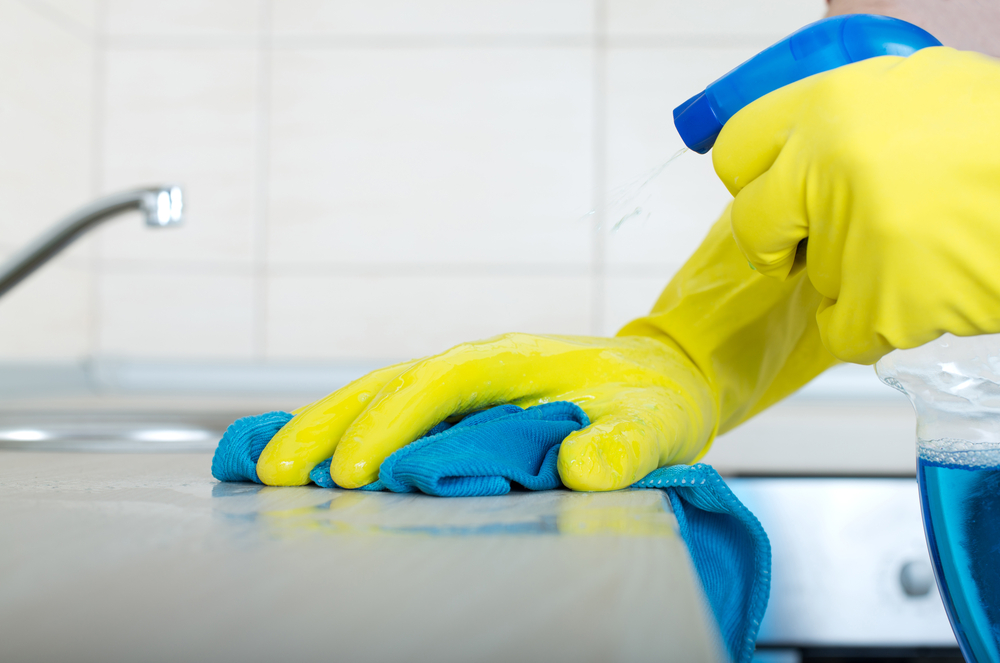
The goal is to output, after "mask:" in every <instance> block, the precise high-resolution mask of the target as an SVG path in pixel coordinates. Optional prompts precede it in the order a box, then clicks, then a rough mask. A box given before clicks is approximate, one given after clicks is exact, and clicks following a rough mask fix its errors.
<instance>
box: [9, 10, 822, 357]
mask: <svg viewBox="0 0 1000 663" xmlns="http://www.w3.org/2000/svg"><path fill="white" fill-rule="evenodd" d="M824 6H825V5H824V3H823V2H822V1H821V0H815V1H814V0H809V1H803V0H782V1H780V2H773V1H772V2H750V3H746V2H738V1H737V0H712V1H711V2H701V3H691V2H682V1H680V0H667V1H660V2H653V1H648V2H646V1H640V0H605V1H596V0H595V1H576V0H508V1H505V2H501V1H498V0H481V1H475V2H474V1H469V0H366V1H364V2H361V1H356V2H345V1H339V2H338V1H333V0H254V1H249V0H211V1H208V0H201V1H198V0H184V1H174V2H169V3H165V2H153V1H152V0H106V1H103V2H102V1H99V0H0V120H2V121H0V255H2V256H7V255H10V254H11V253H12V252H13V251H15V250H17V249H18V248H19V247H20V246H22V245H23V244H25V243H26V242H28V241H29V240H30V239H31V238H32V237H34V236H35V235H37V234H38V233H40V232H42V231H43V230H44V229H45V228H47V227H48V226H49V225H50V224H52V223H54V222H55V221H56V220H57V219H59V218H60V217H61V216H62V215H64V214H66V213H68V212H70V211H72V210H73V209H75V208H76V207H78V206H80V205H82V204H84V203H86V202H88V201H89V200H90V199H92V198H94V197H97V196H99V195H101V194H104V193H111V192H115V191H118V190H121V189H126V188H130V187H133V186H137V185H143V184H149V183H160V182H170V183H178V184H181V185H183V186H184V187H185V195H186V204H187V220H186V224H185V225H184V226H183V227H181V228H178V229H164V230H151V229H147V228H145V227H143V225H142V224H141V222H140V221H139V219H138V218H122V219H117V220H114V221H111V222H110V223H108V225H107V226H105V227H103V228H102V229H101V230H99V231H98V232H96V233H93V234H92V235H91V236H90V237H88V238H85V239H84V240H83V241H81V242H79V243H78V244H77V245H75V246H74V247H72V248H71V249H70V250H69V251H67V252H66V253H65V254H64V255H62V256H61V257H59V258H58V259H57V260H55V261H54V262H53V263H51V264H49V265H47V266H46V267H44V268H43V269H42V270H41V271H40V272H38V273H37V274H35V275H34V276H32V277H31V278H30V279H29V280H28V281H26V282H25V283H23V284H22V285H21V286H19V287H18V288H16V289H15V290H14V291H13V292H12V293H11V294H10V295H8V296H7V297H5V298H4V299H3V300H0V360H4V361H39V360H44V361H65V360H77V359H82V358H87V357H119V358H134V359H155V360H205V359H211V360H224V361H237V362H253V361H261V360H267V361H272V360H273V361H300V360H312V359H316V360H323V361H326V362H330V361H334V362H336V361H376V362H377V361H382V360H392V359H396V358H407V357H412V356H418V355H424V354H428V353H432V352H437V351H440V350H443V349H445V348H446V347H448V346H450V345H452V344H454V343H457V342H459V341H462V340H469V339H473V338H479V337H486V336H491V335H494V334H497V333H500V332H504V331H513V330H517V331H526V332H540V333H567V334H612V333H614V332H615V331H616V329H617V328H618V327H619V326H621V325H622V324H623V323H625V322H626V321H628V320H629V319H631V318H633V317H635V316H637V315H641V314H643V313H645V312H646V311H647V310H648V309H649V308H650V306H651V305H652V303H653V301H654V300H655V298H656V296H657V294H658V293H659V291H660V289H661V288H662V287H663V285H664V284H665V283H666V282H667V280H668V279H669V277H670V275H671V274H672V273H673V272H674V271H675V270H676V269H677V268H678V267H679V266H680V264H681V263H682V262H683V260H684V259H685V258H686V256H687V255H688V254H689V253H690V252H691V251H692V250H693V249H694V248H695V246H697V244H698V242H699V241H700V239H701V237H702V236H703V235H704V233H705V232H706V231H707V228H708V226H709V225H710V224H711V223H712V221H714V219H715V218H716V216H717V215H718V213H719V212H720V211H721V209H722V208H723V207H724V205H725V204H726V202H727V201H728V199H729V195H728V193H727V192H726V190H725V188H724V187H723V186H722V185H721V183H719V182H718V181H717V180H716V179H715V175H714V173H713V171H712V166H711V158H710V157H699V156H697V155H694V154H690V153H689V154H685V155H682V157H681V158H679V159H678V160H677V161H676V162H674V163H673V164H671V165H670V166H669V167H668V168H667V169H666V170H665V171H664V172H663V174H662V175H661V176H659V177H658V178H657V179H656V180H655V181H654V182H653V183H652V184H651V185H650V187H649V191H650V192H651V193H650V195H649V197H648V199H646V198H643V199H642V200H640V201H637V202H636V205H637V206H639V205H641V206H642V207H643V213H642V214H640V215H638V216H637V218H636V219H634V220H632V221H629V222H626V223H625V224H624V225H623V227H622V228H621V229H620V230H619V231H617V232H611V229H610V228H611V226H612V225H614V222H615V221H616V220H617V219H616V218H613V216H614V214H616V212H617V210H607V209H605V205H606V202H607V200H606V198H607V196H608V194H609V192H611V191H613V190H614V189H615V188H616V187H619V186H621V185H626V184H628V183H629V182H632V181H634V180H636V179H637V178H639V177H642V176H643V174H644V173H648V172H650V171H651V169H653V168H655V167H657V166H658V165H660V164H662V163H663V162H664V161H666V160H667V159H668V158H669V157H670V156H671V155H672V154H673V153H674V152H676V151H677V149H678V148H679V147H680V146H681V143H680V139H679V138H678V137H677V136H676V134H675V132H674V129H673V123H672V116H671V111H672V109H673V107H674V106H676V105H677V104H679V103H680V102H682V101H684V100H685V99H686V98H688V97H689V96H691V95H692V94H694V93H695V92H697V91H699V90H700V89H702V88H703V87H704V86H705V85H706V84H707V83H709V82H711V81H712V80H714V79H715V78H717V77H718V76H719V75H721V74H722V73H724V72H726V71H727V70H728V69H730V68H731V67H733V66H735V65H736V64H738V63H739V62H741V61H743V60H744V59H746V58H747V57H749V56H750V55H752V54H753V53H755V52H756V51H758V50H760V49H761V48H763V47H765V46H767V45H769V44H770V43H772V42H773V41H775V40H777V39H779V38H781V37H782V36H784V35H785V34H786V33H788V32H790V31H792V30H794V29H796V28H798V27H800V26H801V25H803V24H805V23H808V22H810V21H813V20H816V19H818V18H820V17H821V15H822V13H823V10H824ZM595 208H596V209H597V213H596V214H592V215H588V214H587V212H588V211H590V210H592V209H595Z"/></svg>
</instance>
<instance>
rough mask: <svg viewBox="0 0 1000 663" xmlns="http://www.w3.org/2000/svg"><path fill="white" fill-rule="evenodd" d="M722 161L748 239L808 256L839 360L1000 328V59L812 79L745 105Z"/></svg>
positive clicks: (920, 62)
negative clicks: (803, 241) (943, 336)
mask: <svg viewBox="0 0 1000 663" xmlns="http://www.w3.org/2000/svg"><path fill="white" fill-rule="evenodd" d="M713 160H714V164H715V169H716V172H717V173H718V175H719V177H720V178H722V181H723V182H724V183H725V184H726V186H727V187H728V188H729V190H730V192H732V193H733V195H735V196H736V199H735V201H734V203H733V207H732V223H733V232H734V234H735V236H736V242H737V244H738V245H739V247H740V249H741V250H742V251H743V253H744V255H745V256H746V257H747V259H748V260H749V261H750V262H751V263H752V264H753V266H754V267H755V268H756V269H757V270H758V271H759V272H761V273H763V274H767V275H771V276H775V277H778V278H787V277H788V276H789V275H790V274H795V273H796V272H797V270H799V269H801V268H802V267H805V269H806V271H807V272H808V276H809V279H810V281H811V282H812V284H813V285H814V286H815V288H816V289H817V290H818V291H819V292H820V293H821V294H822V295H823V301H822V303H821V304H820V306H819V308H818V323H819V328H820V333H821V334H822V338H823V342H824V344H825V345H826V347H827V348H829V350H830V351H831V352H832V353H833V354H834V355H835V356H837V357H838V358H839V359H842V360H844V361H851V362H856V363H863V364H871V363H874V362H875V361H877V360H878V359H879V357H881V356H882V355H884V354H886V353H887V352H890V351H891V350H893V349H894V348H912V347H916V346H918V345H922V344H923V343H926V342H928V341H930V340H933V339H934V338H937V337H938V336H940V335H941V334H942V333H944V332H951V333H953V334H957V335H960V336H969V335H975V334H985V333H995V332H1000V61H998V60H995V59H993V58H990V57H987V56H984V55H980V54H977V53H971V52H960V51H955V50H952V49H950V48H944V47H936V48H927V49H924V50H921V51H918V52H917V53H915V54H913V55H911V56H910V57H908V58H899V57H879V58H874V59H871V60H865V61H863V62H858V63H856V64H851V65H848V66H845V67H841V68H839V69H835V70H832V71H829V72H826V73H823V74H818V75H816V76H812V77H810V78H807V79H804V80H802V81H799V82H797V83H794V84H792V85H789V86H787V87H785V88H782V89H779V90H777V91H775V92H772V93H771V94H768V95H766V96H764V97H762V98H760V99H758V100H757V101H755V102H753V103H752V104H750V105H748V106H747V107H746V108H744V109H743V110H741V111H740V112H739V113H737V114H736V115H735V116H734V117H733V118H732V119H731V120H730V121H729V122H728V123H727V124H726V125H725V127H724V128H723V130H722V133H721V134H720V135H719V139H718V141H717V142H716V143H715V148H714V152H713ZM806 238H808V240H809V241H808V242H807V243H805V244H803V245H800V242H802V240H804V239H806Z"/></svg>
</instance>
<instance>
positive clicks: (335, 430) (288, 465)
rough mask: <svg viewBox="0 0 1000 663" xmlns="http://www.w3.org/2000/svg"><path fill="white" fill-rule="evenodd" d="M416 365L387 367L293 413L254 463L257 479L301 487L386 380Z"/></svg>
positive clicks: (277, 484) (406, 364)
mask: <svg viewBox="0 0 1000 663" xmlns="http://www.w3.org/2000/svg"><path fill="white" fill-rule="evenodd" d="M414 363H415V362H405V363H402V364H395V365H393V366H387V367H385V368H381V369H379V370H377V371H373V372H371V373H368V374H367V375H365V376H363V377H361V378H359V379H358V380H355V381H354V382H352V383H350V384H348V385H347V386H345V387H343V388H341V389H338V390H337V391H335V392H333V393H332V394H330V395H329V396H326V397H325V398H322V399H320V400H318V401H316V402H315V403H313V404H311V405H307V406H306V407H304V408H300V409H298V410H296V411H295V417H294V418H293V419H292V420H291V421H289V422H288V423H287V424H285V425H284V426H283V427H282V429H281V430H279V431H278V433H277V434H276V435H275V436H274V437H273V438H271V441H270V442H268V444H267V447H265V448H264V451H263V452H262V453H261V455H260V458H259V459H258V460H257V476H258V477H259V478H260V480H261V481H263V482H264V483H265V484H267V485H269V486H302V485H305V484H307V483H309V472H310V471H311V470H312V469H313V468H314V467H316V465H317V464H318V463H319V462H320V461H323V460H326V459H327V458H329V457H330V456H332V455H333V452H334V450H335V449H336V447H337V444H338V443H339V442H340V439H341V437H342V436H343V434H344V431H345V430H346V429H347V427H348V426H350V424H351V422H352V421H354V420H355V419H356V418H357V416H358V415H359V414H361V412H363V411H364V409H365V407H366V406H367V404H368V403H369V402H371V400H372V398H373V397H374V396H375V395H376V394H377V393H378V392H379V391H380V390H381V389H382V387H383V386H385V384H386V383H387V382H389V380H391V379H392V378H394V377H396V376H397V375H399V374H400V373H402V372H403V371H405V370H406V369H407V368H409V367H410V366H412V365H413V364H414Z"/></svg>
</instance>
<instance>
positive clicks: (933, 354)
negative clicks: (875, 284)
mask: <svg viewBox="0 0 1000 663" xmlns="http://www.w3.org/2000/svg"><path fill="white" fill-rule="evenodd" d="M940 45H941V44H940V42H938V40H937V39H935V38H934V37H932V36H931V35H930V34H928V33H927V32H925V31H924V30H922V29H920V28H918V27H917V26H915V25H911V24H909V23H906V22H905V21H900V20H898V19H893V18H887V17H883V16H872V15H867V14H853V15H847V16H837V17H834V18H828V19H824V20H822V21H818V22H816V23H813V24H812V25H808V26H806V27H805V28H803V29H801V30H799V31H798V32H796V33H794V34H792V35H791V36H789V37H787V38H786V39H784V40H782V41H780V42H778V43H777V44H775V45H773V46H771V47H770V48H768V49H766V50H764V51H762V52H761V53H759V54H757V55H755V56H754V57H752V58H751V59H749V60H747V61H746V62H744V63H743V64H741V65H740V66H738V67H737V68H735V69H733V70H732V71H731V72H729V73H728V74H726V75H725V76H723V77H722V78H720V79H719V80H717V81H715V82H714V83H712V84H711V85H709V86H708V87H707V88H705V91H704V92H701V93H699V94H697V95H695V96H694V97H691V99H689V100H687V101H686V102H684V103H683V104H681V105H680V106H678V107H677V108H675V109H674V124H675V126H676V127H677V131H678V132H679V133H680V135H681V138H682V139H683V140H684V144H685V145H687V147H688V148H690V149H691V150H694V151H695V152H698V153H700V154H705V153H706V152H708V151H709V150H710V149H711V148H712V146H713V145H714V144H715V139H716V137H717V136H718V135H719V132H720V131H721V130H722V127H723V126H724V125H725V124H726V122H727V121H729V119H730V118H731V117H733V115H735V114H736V113H737V112H738V111H739V110H740V109H741V108H743V107H744V106H746V105H747V104H749V103H751V102H753V101H754V100H756V99H758V98H760V97H762V96H764V95H765V94H767V93H769V92H772V91H774V90H777V89H778V88H780V87H783V86H785V85H788V84H790V83H794V82H795V81H798V80H801V79H802V78H805V77H807V76H812V75H813V74H818V73H820V72H823V71H829V70H830V69H834V68H836V67H840V66H843V65H846V64H850V63H852V62H857V61H859V60H865V59H868V58H872V57H877V56H880V55H899V56H904V57H905V56H908V55H910V54H912V53H914V52H915V51H917V50H919V49H921V48H926V47H928V46H940ZM998 348H1000V334H997V335H984V336H975V337H970V338H958V337H955V336H952V335H950V334H945V335H944V336H942V337H941V338H939V339H937V340H935V341H932V342H930V343H927V344H926V345H923V346H921V347H919V348H914V349H912V350H896V351H895V352H892V353H890V354H889V355H886V356H885V357H883V358H882V360H880V361H879V362H878V364H877V365H876V372H877V373H878V376H879V379H881V380H882V382H884V383H885V384H887V385H889V386H891V387H894V388H896V389H898V390H899V391H901V392H903V393H904V394H906V395H907V396H908V397H909V399H910V402H911V403H912V404H913V407H914V410H915V411H916V414H917V479H918V485H919V487H920V500H921V510H922V512H923V518H924V531H925V533H926V535H927V546H928V548H929V550H930V553H931V559H932V561H933V564H934V573H935V577H936V578H937V582H938V587H939V589H940V590H941V597H942V599H943V601H944V604H945V610H946V611H947V613H948V618H949V620H950V621H951V625H952V629H953V630H954V632H955V637H956V639H957V640H958V643H959V646H960V647H961V649H962V654H963V655H964V656H965V659H966V660H967V661H969V662H970V663H1000V351H998Z"/></svg>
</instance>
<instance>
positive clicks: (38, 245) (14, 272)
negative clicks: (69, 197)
mask: <svg viewBox="0 0 1000 663" xmlns="http://www.w3.org/2000/svg"><path fill="white" fill-rule="evenodd" d="M132 210H138V211H139V212H141V213H142V215H143V217H144V219H145V221H146V225H147V226H152V227H155V228H163V227H166V226H175V225H177V224H179V223H181V221H182V220H183V217H184V199H183V195H182V193H181V189H180V187H178V186H150V187H143V188H141V189H134V190H132V191H123V192H121V193H115V194H112V195H110V196H105V197H104V198H99V199H98V200H95V201H94V202H92V203H90V204H89V205H86V206H84V207H82V208H80V209H79V210H77V211H76V212H74V213H73V214H70V215H69V216H67V217H66V218H65V219H63V220H62V221H60V222H59V223H57V224H56V225H55V226H53V227H52V228H50V229H49V230H48V231H46V232H45V233H43V234H42V235H41V236H40V237H38V238H37V239H36V240H35V241H33V242H32V243H31V244H29V245H28V246H26V247H25V248H24V249H22V250H21V251H20V252H18V253H17V254H15V255H14V256H13V257H11V258H10V259H9V260H8V261H7V262H5V263H3V264H2V265H0V297H2V296H3V295H5V294H7V292H8V291H10V289H11V288H13V287H14V286H16V285H17V284H18V283H20V282H21V281H23V280H24V279H25V278H27V277H28V276H29V275H30V274H31V273H32V272H34V271H35V270H36V269H38V268H39V267H41V266H42V265H44V264H45V263H46V262H48V261H49V260H50V259H51V258H52V257H54V256H55V255H56V254H58V253H59V252H60V251H62V250H63V249H64V248H66V247H67V246H69V245H70V244H72V243H73V241H75V240H76V239H77V238H79V237H80V236H82V235H83V234H84V233H85V232H87V231H88V230H90V229H91V228H94V227H95V226H97V225H98V224H100V223H101V222H102V221H106V220H108V219H110V218H112V217H114V216H118V215H119V214H122V213H124V212H129V211H132Z"/></svg>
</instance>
